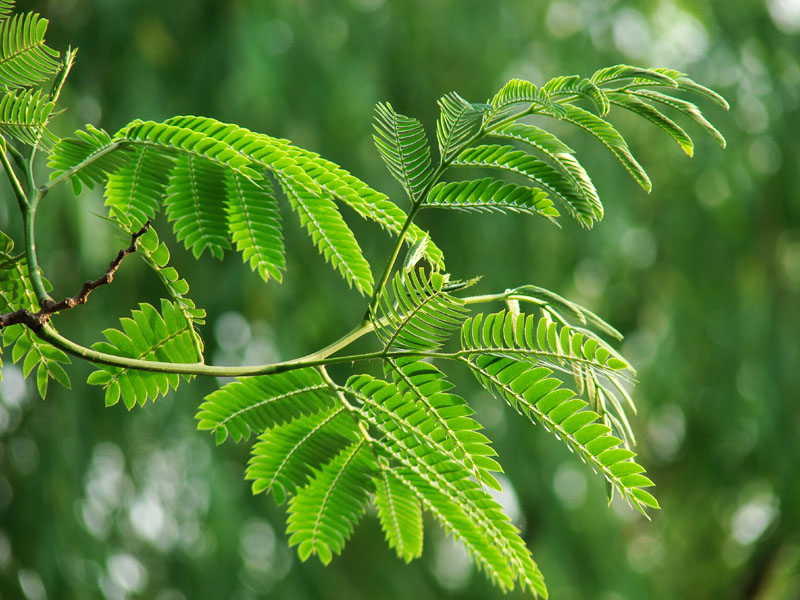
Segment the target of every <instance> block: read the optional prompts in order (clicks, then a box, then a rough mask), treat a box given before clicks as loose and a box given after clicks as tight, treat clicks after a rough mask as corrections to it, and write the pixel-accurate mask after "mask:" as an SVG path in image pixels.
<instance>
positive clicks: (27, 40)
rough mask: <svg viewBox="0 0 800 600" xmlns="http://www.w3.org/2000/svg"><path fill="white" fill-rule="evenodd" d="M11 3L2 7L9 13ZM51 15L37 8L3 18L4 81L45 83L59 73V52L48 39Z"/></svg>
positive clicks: (0, 65) (0, 74)
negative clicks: (41, 13)
mask: <svg viewBox="0 0 800 600" xmlns="http://www.w3.org/2000/svg"><path fill="white" fill-rule="evenodd" d="M10 9H11V6H10V5H8V4H6V5H5V6H4V7H2V8H0V10H2V13H0V16H2V17H7V14H8V11H10ZM47 23H48V21H47V19H43V18H42V17H40V16H39V15H38V14H36V13H34V12H29V13H26V14H16V15H14V16H13V17H11V18H3V20H2V21H0V48H2V54H0V84H2V85H3V86H7V87H8V88H11V89H14V88H21V87H27V86H30V85H35V84H37V83H41V82H42V81H45V80H47V79H49V78H50V77H52V76H53V75H55V74H56V72H57V71H58V68H59V66H60V63H59V61H58V57H59V53H58V52H56V51H55V50H53V49H51V48H49V47H48V46H47V45H46V44H45V43H44V36H45V33H47Z"/></svg>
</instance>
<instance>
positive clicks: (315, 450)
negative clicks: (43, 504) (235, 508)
mask: <svg viewBox="0 0 800 600" xmlns="http://www.w3.org/2000/svg"><path fill="white" fill-rule="evenodd" d="M258 440H259V441H258V443H256V444H255V445H254V446H253V451H252V457H251V458H250V462H249V463H248V466H247V475H246V478H247V479H249V480H252V481H253V493H254V494H259V493H261V492H265V493H268V492H272V494H273V496H274V497H275V501H276V502H277V503H278V504H283V501H284V500H285V499H286V497H287V495H294V494H295V493H296V492H297V488H300V487H303V486H304V485H306V484H307V483H308V481H309V479H310V478H311V477H313V475H314V473H315V472H316V471H318V470H319V469H320V468H322V466H324V465H326V464H327V463H329V462H330V461H331V460H332V459H333V458H334V457H335V456H336V455H337V454H338V453H339V452H341V451H342V450H343V449H344V448H346V447H347V446H349V445H350V444H352V443H354V442H357V441H358V440H359V437H358V433H357V429H356V425H355V422H354V421H353V418H352V416H351V415H350V414H349V413H348V412H347V411H346V410H345V409H344V407H343V406H338V407H335V408H329V409H326V410H323V411H321V412H317V413H313V414H305V415H302V416H300V417H297V418H296V419H294V420H292V421H288V422H286V423H282V424H280V425H275V426H273V427H272V428H270V429H268V430H266V431H265V432H264V433H262V434H261V435H259V436H258Z"/></svg>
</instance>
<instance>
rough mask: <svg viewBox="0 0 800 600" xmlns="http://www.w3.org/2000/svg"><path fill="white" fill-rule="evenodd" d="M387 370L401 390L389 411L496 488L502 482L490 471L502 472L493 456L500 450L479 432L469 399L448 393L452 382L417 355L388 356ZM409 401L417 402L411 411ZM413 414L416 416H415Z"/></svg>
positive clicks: (477, 478)
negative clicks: (411, 424)
mask: <svg viewBox="0 0 800 600" xmlns="http://www.w3.org/2000/svg"><path fill="white" fill-rule="evenodd" d="M386 370H387V371H389V373H390V375H391V377H392V380H393V381H394V384H395V386H397V390H398V392H399V398H396V399H393V401H392V404H394V406H393V407H389V406H387V408H389V410H392V411H393V412H395V413H397V414H398V415H403V416H402V418H403V419H405V420H406V421H407V422H409V423H414V426H415V427H416V428H417V429H418V430H420V431H424V432H425V439H426V440H428V441H429V442H430V443H431V444H432V445H435V446H436V447H437V448H438V449H439V450H440V451H441V452H442V453H443V454H446V455H447V456H448V457H449V458H451V459H452V460H455V461H457V462H460V463H463V464H464V466H465V467H466V468H467V469H469V470H470V471H471V472H472V474H473V476H474V477H475V479H476V480H477V481H480V482H481V483H485V484H487V485H488V486H490V487H492V488H494V489H495V490H500V484H498V483H497V480H496V479H495V478H494V476H493V475H492V474H491V471H495V472H502V470H503V469H502V468H501V467H500V464H499V463H498V462H497V461H495V460H494V459H493V458H490V457H492V456H496V455H497V453H496V452H495V451H494V449H493V448H492V447H491V446H490V445H489V441H490V440H489V438H487V437H486V436H485V435H483V434H482V433H480V432H479V430H480V429H481V426H480V424H479V423H478V422H477V421H476V420H475V419H473V418H471V415H472V414H473V413H474V411H473V410H472V409H471V408H470V407H469V405H468V404H467V403H466V401H465V400H464V399H463V398H461V397H460V396H457V395H455V394H452V393H450V392H449V390H451V389H452V387H453V385H452V384H451V383H450V382H449V381H447V379H446V378H445V375H444V373H442V372H441V371H440V370H439V369H437V368H436V367H435V366H434V365H432V364H430V363H427V362H424V361H421V360H418V359H416V358H413V357H410V358H401V359H389V360H388V361H387V366H386ZM409 404H416V408H415V409H414V410H413V411H412V409H411V407H410V406H409ZM412 415H413V416H412Z"/></svg>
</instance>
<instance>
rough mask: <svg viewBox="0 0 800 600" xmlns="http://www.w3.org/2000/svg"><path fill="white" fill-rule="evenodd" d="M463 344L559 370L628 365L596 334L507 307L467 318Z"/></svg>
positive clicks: (615, 369)
mask: <svg viewBox="0 0 800 600" xmlns="http://www.w3.org/2000/svg"><path fill="white" fill-rule="evenodd" d="M461 345H462V349H463V350H464V351H482V352H491V353H507V354H508V355H511V356H517V357H521V359H522V360H530V361H532V362H534V363H537V364H540V363H547V364H549V365H550V366H552V367H553V368H556V369H564V368H567V369H569V368H570V365H573V364H575V365H581V366H585V367H587V368H592V369H595V370H597V371H598V372H602V373H607V374H614V373H618V372H621V371H624V370H626V369H628V368H629V367H628V363H627V362H625V361H624V360H623V359H622V358H621V357H620V356H619V354H617V353H616V352H614V351H613V350H612V349H611V348H610V347H608V346H607V345H606V344H605V343H603V342H602V341H600V340H599V339H598V338H596V337H587V336H586V335H585V334H583V333H579V332H576V331H575V330H573V329H572V328H571V327H568V326H566V325H561V326H559V324H558V323H556V322H555V321H553V320H551V319H549V318H548V317H547V316H543V317H541V318H539V319H537V318H536V317H535V316H534V315H525V314H514V313H512V312H510V311H505V310H501V311H499V312H496V313H492V314H489V315H486V316H485V317H484V315H483V313H479V314H477V315H475V316H474V317H469V318H467V319H466V320H465V321H464V324H463V326H462V328H461Z"/></svg>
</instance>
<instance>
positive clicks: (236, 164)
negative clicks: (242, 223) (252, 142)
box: [114, 121, 260, 179]
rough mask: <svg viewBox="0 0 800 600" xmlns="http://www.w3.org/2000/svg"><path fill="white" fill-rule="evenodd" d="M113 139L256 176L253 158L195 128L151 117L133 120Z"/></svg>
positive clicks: (248, 175) (254, 177)
mask: <svg viewBox="0 0 800 600" xmlns="http://www.w3.org/2000/svg"><path fill="white" fill-rule="evenodd" d="M114 141H116V142H121V143H124V144H128V145H131V146H145V147H148V146H149V147H153V148H156V149H158V150H160V151H162V152H165V153H168V154H182V155H184V156H187V157H193V158H201V159H205V160H208V161H210V162H212V163H215V164H217V165H219V166H220V167H223V168H226V169H232V170H234V171H236V172H238V173H241V174H242V175H245V176H247V177H251V178H253V179H258V178H259V177H260V175H259V174H258V173H257V172H256V171H254V170H253V169H252V168H251V166H250V165H251V164H252V161H251V160H250V159H249V158H247V157H246V156H245V155H243V154H242V153H241V152H238V151H237V150H236V149H235V148H234V147H233V146H232V145H231V143H230V142H229V141H227V140H226V141H222V140H220V139H218V138H216V137H213V136H211V135H207V134H206V133H205V132H203V131H201V130H198V129H191V128H188V127H180V126H177V125H172V124H170V123H169V122H167V123H156V122H154V121H133V122H132V123H129V124H128V125H126V126H125V127H123V128H122V129H120V130H119V131H118V132H117V133H116V134H115V135H114Z"/></svg>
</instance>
